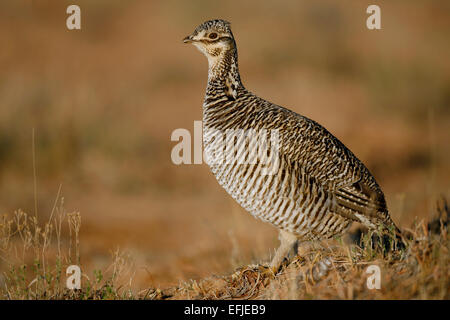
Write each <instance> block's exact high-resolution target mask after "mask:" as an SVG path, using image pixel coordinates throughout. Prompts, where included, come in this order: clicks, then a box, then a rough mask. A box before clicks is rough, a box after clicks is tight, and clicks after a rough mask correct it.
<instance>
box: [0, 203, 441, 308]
mask: <svg viewBox="0 0 450 320" xmlns="http://www.w3.org/2000/svg"><path fill="white" fill-rule="evenodd" d="M62 204H63V202H62V201H61V205H60V206H58V207H55V208H54V209H55V210H54V212H52V214H51V219H50V220H49V221H48V222H46V223H44V224H43V225H41V224H39V223H38V221H37V219H36V217H30V216H29V215H27V214H26V213H24V212H22V211H17V212H15V214H14V216H13V218H12V219H8V218H7V217H6V216H3V217H2V220H1V222H0V245H1V247H0V250H1V251H0V253H1V254H0V259H1V260H2V261H3V262H4V264H5V265H6V270H3V274H2V277H1V278H0V280H1V282H0V298H3V299H449V298H450V295H449V294H450V293H449V279H450V278H449V277H450V269H449V267H448V265H449V262H450V261H449V258H450V255H449V244H450V243H449V240H450V239H449V237H448V227H447V220H448V215H449V213H450V211H449V208H448V205H447V203H446V201H445V199H443V201H441V202H440V203H438V206H437V216H436V218H435V219H433V220H432V221H431V222H429V223H425V222H424V221H423V220H422V221H420V222H418V223H414V225H413V226H412V228H411V229H408V230H405V231H404V233H405V234H407V235H408V240H407V242H408V246H407V248H406V249H405V250H403V251H396V250H392V247H389V246H388V247H386V246H380V245H379V244H378V242H377V240H376V239H377V238H376V237H375V236H373V235H372V236H371V235H369V234H365V236H362V237H360V240H359V241H358V244H345V243H344V242H343V241H342V240H341V239H337V240H335V241H331V242H327V243H326V244H325V243H314V244H312V245H311V246H309V247H308V248H307V249H305V250H303V251H301V253H300V254H299V255H298V256H297V257H295V258H294V259H293V260H292V261H290V262H287V261H285V264H284V265H283V266H282V269H281V270H280V272H279V273H278V274H277V275H273V274H271V273H270V272H268V269H267V266H266V265H261V264H259V265H248V266H244V267H240V268H238V269H237V270H235V272H234V273H232V274H231V275H228V276H213V277H210V278H206V279H201V280H190V281H188V282H182V283H181V284H180V285H179V286H176V287H169V288H166V289H160V288H149V289H143V290H139V291H133V290H132V287H131V285H130V284H131V281H132V277H131V278H129V279H126V277H127V276H129V275H127V274H126V272H124V271H125V269H127V268H130V266H129V265H127V259H126V257H124V256H121V254H120V253H119V252H118V251H116V252H114V254H113V263H112V264H111V266H110V267H109V268H108V269H106V270H103V271H102V270H95V271H94V274H93V275H92V277H91V278H90V277H89V276H88V275H87V274H85V273H83V278H82V279H83V281H82V288H81V289H79V290H69V289H67V287H66V275H65V272H64V270H66V268H67V267H68V266H69V265H72V264H76V265H78V266H80V267H81V268H82V263H81V257H80V253H79V247H80V243H79V232H80V227H81V216H80V214H79V213H77V212H75V213H67V212H66V211H65V210H64V207H63V205H62ZM65 223H66V224H67V229H68V232H69V238H68V239H69V241H68V243H66V244H67V246H63V243H64V242H63V241H62V238H61V236H62V233H61V232H62V230H63V224H65ZM370 265H377V266H378V267H379V268H380V269H381V289H379V290H378V289H374V290H369V289H368V288H367V285H366V280H367V277H368V274H367V273H366V270H367V267H368V266H370ZM106 275H107V276H106ZM124 276H125V282H127V280H129V281H128V283H125V284H124V283H123V281H124Z"/></svg>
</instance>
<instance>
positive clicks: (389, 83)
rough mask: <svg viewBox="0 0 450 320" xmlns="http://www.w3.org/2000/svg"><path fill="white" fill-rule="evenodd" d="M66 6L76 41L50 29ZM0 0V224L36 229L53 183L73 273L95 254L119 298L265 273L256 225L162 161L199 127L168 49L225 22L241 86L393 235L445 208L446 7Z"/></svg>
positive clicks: (198, 99) (188, 81) (199, 91)
mask: <svg viewBox="0 0 450 320" xmlns="http://www.w3.org/2000/svg"><path fill="white" fill-rule="evenodd" d="M70 4H78V5H79V6H80V7H81V16H82V30H80V31H69V30H67V28H66V18H67V16H68V15H67V14H66V8H67V6H68V5H70ZM370 4H372V2H367V1H320V2H317V1H313V0H310V1H276V2H275V1H273V2H268V1H267V2H266V1H119V0H96V1H87V0H77V1H62V0H60V1H56V0H53V1H45V0H39V1H37V0H36V1H30V0H6V1H5V0H2V1H1V2H0V41H1V42H0V43H1V49H0V214H1V213H6V214H12V213H13V212H14V210H16V209H19V208H21V209H23V210H25V211H27V212H29V213H33V212H34V199H35V197H34V183H33V160H32V159H33V156H32V155H33V152H32V131H33V129H34V132H35V143H36V168H37V200H38V215H39V217H40V219H45V217H48V215H49V213H50V211H51V208H52V206H53V203H54V201H55V198H56V196H57V193H58V189H59V186H60V185H62V196H63V197H64V199H65V200H64V203H65V207H66V208H67V210H68V211H80V213H81V216H82V226H81V259H82V264H83V268H85V270H86V272H88V273H90V272H91V271H92V270H93V269H101V268H103V267H104V266H105V265H107V264H108V263H109V262H110V251H111V250H114V249H116V248H120V249H121V250H123V251H125V252H127V254H128V255H129V257H130V258H131V259H132V260H133V261H134V267H133V268H134V269H133V272H135V277H134V280H133V281H134V283H133V285H135V286H137V287H149V286H167V285H170V284H176V283H178V281H180V280H186V279H189V278H200V277H204V276H209V275H212V274H223V273H227V272H230V271H231V270H232V268H234V267H237V266H239V265H241V264H243V263H250V262H257V261H262V260H264V259H266V260H267V259H269V254H271V253H273V249H274V248H275V247H276V246H278V240H277V233H276V230H275V229H274V228H272V227H271V226H269V225H266V224H264V223H262V222H260V221H257V220H255V219H254V218H252V217H251V216H250V215H249V214H247V213H245V212H244V211H243V210H242V209H240V208H239V207H238V206H237V205H236V204H235V203H234V202H233V200H232V199H231V197H229V196H228V195H227V194H226V193H225V192H224V191H223V190H222V189H221V188H220V186H219V185H218V184H217V182H216V181H215V179H214V178H213V176H212V174H210V172H209V169H208V168H207V166H206V165H204V164H203V165H181V166H176V165H174V164H172V162H171V158H170V152H171V149H172V147H173V146H174V145H175V144H176V143H175V142H171V141H170V135H171V133H172V131H173V130H174V129H177V128H186V129H189V130H190V131H191V132H193V122H194V120H201V104H202V99H203V93H204V89H205V85H206V80H207V62H206V59H205V58H204V57H203V56H202V55H201V54H200V53H199V52H198V51H197V50H196V49H195V48H193V47H192V46H186V45H183V43H182V42H181V39H182V38H183V37H184V36H186V35H188V34H189V33H191V32H192V31H193V29H194V28H195V27H196V26H197V25H198V24H200V23H202V22H203V21H205V20H208V19H211V18H223V19H227V20H229V21H231V23H232V28H233V32H234V35H235V37H236V40H237V44H238V50H239V65H240V71H241V77H242V79H243V82H244V84H245V85H246V86H247V88H248V89H249V90H251V91H253V92H254V93H256V94H257V95H259V96H261V97H264V98H266V99H268V100H270V101H272V102H275V103H277V104H280V105H283V106H286V107H289V108H291V109H292V110H294V111H296V112H298V113H301V114H303V115H305V116H308V117H310V118H312V119H314V120H316V121H318V122H319V123H321V124H322V125H324V126H325V127H326V128H327V129H329V131H331V132H332V133H333V134H334V135H336V136H337V137H338V138H339V139H340V140H341V141H343V142H344V143H345V144H346V145H347V146H348V147H349V148H350V149H351V150H352V151H353V152H354V153H355V154H356V155H357V156H358V157H359V158H360V159H361V160H362V161H363V162H364V163H365V164H366V165H367V166H368V168H369V169H370V170H371V171H372V173H373V174H374V175H375V177H376V179H377V180H378V182H379V183H380V185H381V187H382V188H383V190H384V192H385V194H386V197H387V201H388V206H389V208H390V211H391V214H392V216H393V219H394V220H395V221H396V222H398V224H399V225H400V226H401V227H402V226H409V224H410V223H411V222H412V221H413V220H414V217H416V216H417V217H419V218H420V217H428V216H429V214H430V212H432V208H433V205H434V202H435V199H436V197H437V196H439V195H440V194H442V195H445V196H447V197H448V196H450V184H449V181H450V170H449V169H450V152H449V151H450V150H449V141H450V130H449V129H450V59H449V56H450V42H449V35H450V3H449V2H448V1H411V0H404V1H395V2H392V1H377V2H376V4H378V5H379V6H380V7H381V20H382V22H381V23H382V30H379V31H370V30H368V29H367V28H366V18H367V17H368V15H367V14H366V8H367V6H368V5H370Z"/></svg>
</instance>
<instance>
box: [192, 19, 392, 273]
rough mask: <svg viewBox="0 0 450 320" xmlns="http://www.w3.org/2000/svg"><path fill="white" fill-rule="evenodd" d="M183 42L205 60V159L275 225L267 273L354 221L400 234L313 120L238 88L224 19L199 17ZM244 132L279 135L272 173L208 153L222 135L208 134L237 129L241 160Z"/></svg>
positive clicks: (375, 192)
mask: <svg viewBox="0 0 450 320" xmlns="http://www.w3.org/2000/svg"><path fill="white" fill-rule="evenodd" d="M183 41H184V42H185V43H192V44H193V45H195V46H196V47H197V48H198V49H199V50H200V51H201V52H202V53H203V54H205V56H206V57H207V58H208V64H209V71H208V84H207V87H206V94H205V98H204V102H203V145H204V150H205V151H204V153H205V156H206V159H205V160H206V162H207V163H208V165H209V166H210V168H211V171H212V172H213V174H214V175H215V177H216V178H217V180H218V182H219V183H220V185H222V187H223V188H225V190H226V191H227V192H228V193H229V194H230V195H231V196H232V197H233V198H234V199H235V200H236V201H237V202H238V203H239V204H240V205H241V206H242V207H243V208H244V209H246V210H247V211H248V212H250V213H251V214H252V215H253V216H255V217H258V218H260V219H262V220H263V221H266V222H269V223H271V224H273V225H275V226H276V227H278V228H279V229H280V242H281V245H280V247H279V248H278V250H277V252H276V253H275V256H274V258H273V260H272V262H271V264H270V267H271V270H272V271H274V272H275V273H276V272H277V271H278V269H279V267H280V265H281V263H282V261H283V259H284V258H285V257H286V256H287V255H288V254H289V253H292V250H294V249H296V248H297V244H298V241H310V240H319V239H326V238H330V237H333V236H335V235H340V234H342V233H343V232H344V231H345V230H347V229H348V227H349V226H350V224H351V223H352V222H353V221H357V222H360V223H362V224H363V225H365V226H367V227H368V228H370V229H380V227H381V228H385V229H388V228H392V229H394V230H395V232H396V233H397V237H399V232H400V231H399V230H398V228H397V227H396V226H395V224H394V222H393V221H392V220H391V218H390V217H389V214H388V210H387V207H386V202H385V199H384V195H383V192H382V191H381V189H380V187H379V186H378V184H377V182H376V181H375V179H374V177H373V176H372V174H371V173H370V172H369V170H368V169H367V168H366V167H365V166H364V164H363V163H362V162H361V161H360V160H359V159H358V158H356V156H355V155H354V154H353V153H352V152H351V151H350V150H349V149H347V148H346V147H345V146H344V145H343V144H342V143H341V142H340V141H339V140H338V139H337V138H336V137H334V136H333V135H332V134H331V133H330V132H328V131H327V130H326V129H325V128H323V127H322V126H321V125H319V124H318V123H317V122H315V121H313V120H310V119H308V118H306V117H304V116H302V115H299V114H297V113H295V112H293V111H290V110H288V109H286V108H283V107H281V106H278V105H276V104H273V103H271V102H268V101H266V100H264V99H262V98H260V97H257V96H256V95H254V94H252V93H251V92H250V91H248V90H247V89H246V88H245V87H244V86H243V84H242V82H241V78H240V75H239V70H238V62H237V60H238V55H237V49H236V42H235V40H234V37H233V34H232V32H231V29H230V23H229V22H227V21H224V20H210V21H206V22H204V23H203V24H201V25H199V26H198V27H197V28H196V29H195V30H194V32H193V33H192V34H191V35H189V36H187V37H186V38H184V39H183ZM250 129H252V130H256V131H258V130H259V131H261V130H269V131H276V132H277V133H278V139H279V144H278V145H277V146H275V147H276V148H277V149H276V150H275V151H276V159H275V160H276V161H277V166H275V169H276V170H275V172H274V173H272V174H266V173H263V167H264V165H263V163H262V161H260V162H258V161H256V162H255V163H251V164H249V163H244V164H243V163H240V162H237V161H236V162H234V163H233V162H232V163H230V162H227V161H214V160H216V159H215V157H216V156H217V153H215V152H214V150H218V149H221V148H223V139H217V135H215V134H212V132H222V133H225V132H229V131H230V130H235V132H241V133H239V134H236V133H234V137H235V139H234V140H233V141H234V143H235V144H236V145H239V146H241V148H238V151H237V153H239V155H240V156H239V157H238V158H240V159H242V158H248V157H250V156H252V153H254V150H255V149H254V148H252V147H250V145H251V144H250V143H249V142H248V141H247V142H243V141H244V139H245V133H244V131H245V130H250ZM225 135H226V134H225ZM272 146H274V145H272ZM222 160H223V159H222Z"/></svg>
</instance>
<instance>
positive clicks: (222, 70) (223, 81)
mask: <svg viewBox="0 0 450 320" xmlns="http://www.w3.org/2000/svg"><path fill="white" fill-rule="evenodd" d="M237 60H238V56H237V49H236V47H235V46H233V47H232V48H230V49H228V50H225V51H223V52H221V53H220V54H219V55H218V56H211V57H208V64H209V70H208V86H207V88H206V96H216V97H219V96H220V95H221V94H225V95H227V96H229V97H230V98H231V99H233V98H234V99H236V97H237V93H238V90H239V89H240V88H243V85H242V82H241V77H240V75H239V68H238V61H237Z"/></svg>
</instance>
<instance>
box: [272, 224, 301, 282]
mask: <svg viewBox="0 0 450 320" xmlns="http://www.w3.org/2000/svg"><path fill="white" fill-rule="evenodd" d="M279 239H280V247H279V248H278V249H277V251H276V252H275V256H274V257H273V259H272V261H271V262H270V270H271V271H272V272H273V273H274V274H276V273H277V272H278V270H279V269H280V266H281V263H282V262H283V260H284V258H285V257H287V258H288V259H291V258H292V257H293V256H295V255H296V254H297V250H298V239H297V237H296V236H295V235H294V234H292V233H290V232H287V231H284V230H280V235H279Z"/></svg>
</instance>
